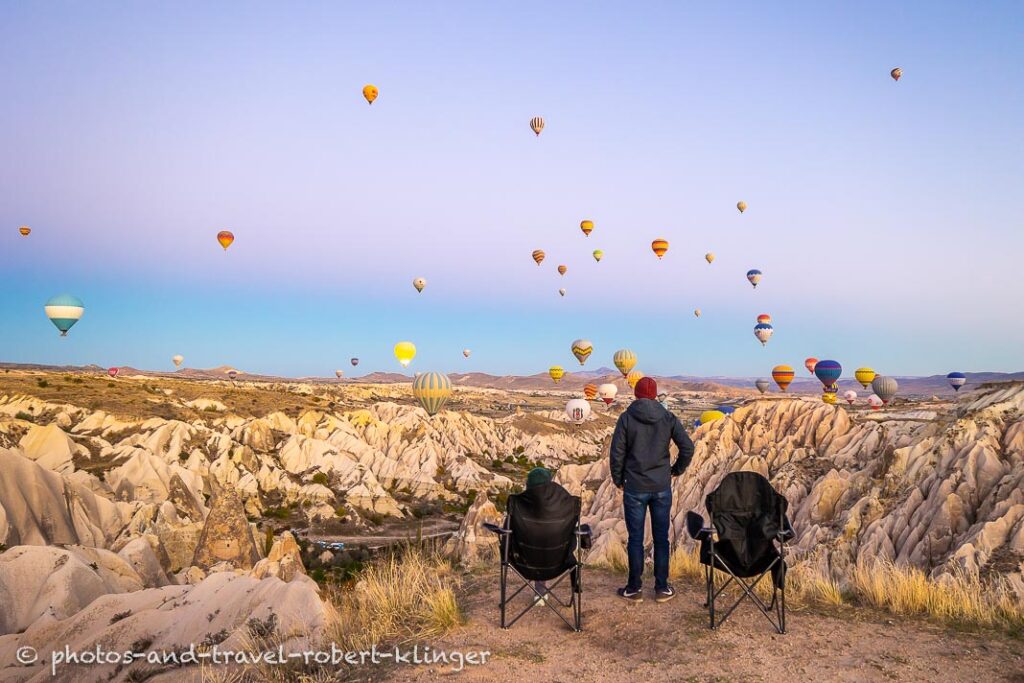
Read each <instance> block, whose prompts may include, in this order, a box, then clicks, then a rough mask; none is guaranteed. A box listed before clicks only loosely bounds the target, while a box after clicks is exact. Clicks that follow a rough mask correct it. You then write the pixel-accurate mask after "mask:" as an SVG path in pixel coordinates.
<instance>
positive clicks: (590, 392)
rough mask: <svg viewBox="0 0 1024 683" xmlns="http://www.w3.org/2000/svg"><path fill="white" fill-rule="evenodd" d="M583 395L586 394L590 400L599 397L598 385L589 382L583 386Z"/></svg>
mask: <svg viewBox="0 0 1024 683" xmlns="http://www.w3.org/2000/svg"><path fill="white" fill-rule="evenodd" d="M583 396H585V397H586V399H587V400H588V401H593V400H594V399H595V398H597V385H596V384H588V385H587V386H585V387H583Z"/></svg>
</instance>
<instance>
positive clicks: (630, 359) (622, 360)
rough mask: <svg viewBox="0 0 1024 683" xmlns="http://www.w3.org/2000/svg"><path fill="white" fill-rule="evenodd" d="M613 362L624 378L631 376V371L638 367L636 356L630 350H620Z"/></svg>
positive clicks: (613, 357)
mask: <svg viewBox="0 0 1024 683" xmlns="http://www.w3.org/2000/svg"><path fill="white" fill-rule="evenodd" d="M612 362H613V363H615V367H617V368H618V369H619V372H621V373H622V376H623V377H625V376H626V375H628V374H629V371H630V370H632V369H633V368H635V367H636V354H635V353H633V352H632V351H630V350H629V349H619V350H618V351H616V352H615V355H614V356H612Z"/></svg>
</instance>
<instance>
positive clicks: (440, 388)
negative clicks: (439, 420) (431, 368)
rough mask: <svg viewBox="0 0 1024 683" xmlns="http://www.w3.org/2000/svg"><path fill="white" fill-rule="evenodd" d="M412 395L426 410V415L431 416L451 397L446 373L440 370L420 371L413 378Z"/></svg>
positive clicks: (450, 384) (450, 386)
mask: <svg viewBox="0 0 1024 683" xmlns="http://www.w3.org/2000/svg"><path fill="white" fill-rule="evenodd" d="M412 395H413V397H414V398H415V399H416V400H417V401H419V402H420V405H421V406H423V409H424V410H425V411H427V415H431V416H433V415H434V414H436V413H437V411H439V410H441V408H443V407H444V404H445V403H447V402H448V399H449V398H451V395H452V383H451V380H449V379H448V375H445V374H443V373H440V372H422V373H420V374H419V375H417V376H416V379H415V380H413V383H412Z"/></svg>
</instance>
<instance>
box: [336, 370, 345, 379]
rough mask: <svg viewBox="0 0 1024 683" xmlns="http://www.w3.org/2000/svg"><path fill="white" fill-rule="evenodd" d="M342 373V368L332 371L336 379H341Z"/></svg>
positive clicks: (343, 372)
mask: <svg viewBox="0 0 1024 683" xmlns="http://www.w3.org/2000/svg"><path fill="white" fill-rule="evenodd" d="M344 374H345V371H344V370H335V371H334V376H335V377H337V378H338V379H341V378H342V377H343V376H344Z"/></svg>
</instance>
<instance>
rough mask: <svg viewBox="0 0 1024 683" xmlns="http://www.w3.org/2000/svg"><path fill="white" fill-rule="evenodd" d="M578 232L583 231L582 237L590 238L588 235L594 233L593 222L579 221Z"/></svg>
mask: <svg viewBox="0 0 1024 683" xmlns="http://www.w3.org/2000/svg"><path fill="white" fill-rule="evenodd" d="M580 230H582V231H583V234H584V235H586V236H587V237H590V233H591V232H593V231H594V221H581V222H580Z"/></svg>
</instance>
